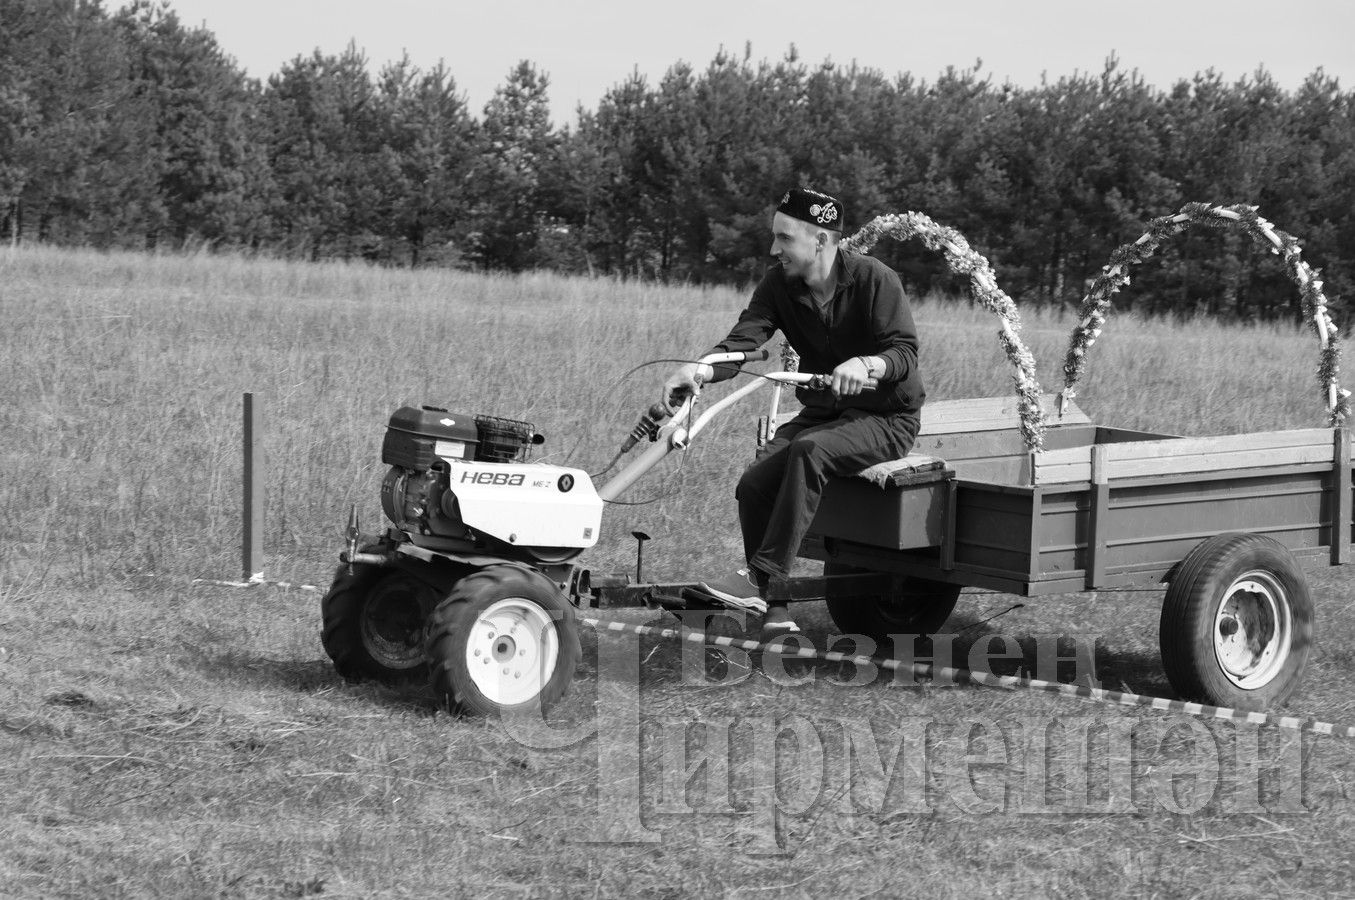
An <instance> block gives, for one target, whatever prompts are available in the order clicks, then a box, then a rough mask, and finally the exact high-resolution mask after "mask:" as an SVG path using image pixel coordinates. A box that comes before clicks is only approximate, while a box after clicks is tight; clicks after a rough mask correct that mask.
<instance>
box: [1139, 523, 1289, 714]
mask: <svg viewBox="0 0 1355 900" xmlns="http://www.w3.org/2000/svg"><path fill="white" fill-rule="evenodd" d="M1312 634H1313V600H1312V597H1311V595H1310V594H1309V592H1308V582H1307V581H1306V580H1305V579H1304V577H1303V571H1302V569H1300V568H1299V565H1298V562H1297V561H1296V560H1295V559H1294V556H1293V554H1292V553H1290V552H1289V551H1288V550H1286V549H1285V548H1284V546H1283V545H1281V544H1280V543H1279V542H1278V541H1275V540H1273V539H1271V538H1268V537H1265V536H1263V535H1256V534H1239V533H1230V534H1221V535H1218V536H1217V537H1212V538H1210V539H1209V540H1207V541H1204V542H1203V543H1201V544H1200V545H1199V546H1197V547H1196V548H1195V549H1194V550H1192V551H1191V552H1190V555H1189V556H1187V557H1186V558H1185V559H1184V560H1183V561H1182V562H1181V565H1180V570H1179V571H1178V572H1177V574H1176V576H1175V577H1174V578H1173V579H1172V582H1171V586H1170V587H1169V588H1168V589H1167V596H1166V599H1165V601H1164V602H1163V605H1162V619H1161V623H1160V625H1159V641H1160V643H1161V645H1162V664H1163V668H1165V669H1166V671H1167V679H1168V680H1169V681H1170V682H1171V685H1172V688H1173V689H1175V690H1176V692H1177V693H1178V694H1180V695H1181V696H1182V697H1185V698H1186V699H1189V700H1196V701H1199V702H1201V703H1207V704H1210V705H1213V706H1226V707H1231V708H1234V709H1242V710H1249V711H1257V712H1259V711H1261V710H1265V709H1268V708H1269V707H1271V706H1273V705H1275V704H1277V703H1280V702H1281V701H1283V700H1284V699H1285V698H1287V697H1288V696H1289V695H1290V694H1292V693H1293V692H1294V689H1295V688H1297V687H1298V684H1299V680H1300V679H1301V678H1302V676H1303V670H1304V667H1305V666H1306V665H1307V663H1308V653H1309V649H1310V645H1311V642H1312Z"/></svg>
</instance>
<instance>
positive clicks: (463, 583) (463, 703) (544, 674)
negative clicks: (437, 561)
mask: <svg viewBox="0 0 1355 900" xmlns="http://www.w3.org/2000/svg"><path fill="white" fill-rule="evenodd" d="M427 654H428V658H429V661H430V663H431V666H432V682H433V690H434V692H435V693H436V694H437V696H438V699H439V702H441V703H442V704H443V705H444V706H445V707H446V708H447V710H448V711H449V712H452V713H457V714H476V715H483V716H498V715H502V714H505V713H534V714H540V713H544V712H545V711H546V710H547V709H549V708H550V706H551V704H553V703H554V702H555V701H557V700H559V699H560V698H561V697H563V696H564V694H565V691H566V690H568V689H569V685H570V682H571V681H572V680H573V677H574V668H575V666H576V665H577V664H578V662H579V656H580V647H579V626H578V620H577V619H576V618H575V616H574V607H573V606H572V605H570V603H569V601H568V600H567V599H566V598H565V596H564V595H563V594H561V593H560V591H559V589H558V588H557V587H556V586H555V584H554V583H552V582H551V581H550V580H548V579H547V578H546V577H545V576H543V575H541V574H540V573H539V572H535V571H532V570H530V569H527V568H524V567H520V566H514V565H495V566H489V567H488V568H485V569H481V570H479V571H476V572H473V573H471V574H470V575H467V576H466V577H465V578H462V579H461V580H460V581H458V582H457V583H456V584H455V585H454V586H453V587H452V589H451V592H450V593H448V595H447V597H446V598H445V599H444V600H443V601H442V602H441V603H439V604H438V605H437V608H436V609H435V610H434V611H433V615H432V617H431V619H430V621H429V625H428V645H427ZM524 676H525V677H524Z"/></svg>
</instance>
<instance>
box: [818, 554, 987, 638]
mask: <svg viewBox="0 0 1355 900" xmlns="http://www.w3.org/2000/svg"><path fill="white" fill-rule="evenodd" d="M870 572H871V570H870V569H862V568H858V567H856V566H849V565H845V564H843V563H837V562H825V563H824V564H823V574H824V575H825V576H832V575H864V574H869V573H870ZM959 598H960V586H959V585H958V584H947V583H946V582H944V581H932V580H930V579H927V578H918V577H916V576H912V575H899V576H896V578H895V579H894V585H893V587H892V589H891V590H890V591H889V592H888V593H886V594H872V595H867V596H862V595H860V594H841V593H837V592H835V591H833V590H831V589H830V590H828V592H827V596H825V597H824V603H825V604H826V605H827V607H828V615H829V616H831V617H832V619H833V624H834V625H836V626H837V627H838V629H839V630H840V631H841V632H842V633H843V634H862V635H865V636H866V637H869V638H871V639H872V640H874V641H875V643H876V645H877V646H879V647H887V646H889V645H890V644H892V638H891V637H890V635H894V634H916V635H930V634H935V633H936V632H937V631H939V630H940V629H941V626H942V625H944V624H946V619H948V618H950V614H951V613H952V612H954V611H955V603H956V601H957V600H959Z"/></svg>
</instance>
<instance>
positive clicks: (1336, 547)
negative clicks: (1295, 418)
mask: <svg viewBox="0 0 1355 900" xmlns="http://www.w3.org/2000/svg"><path fill="white" fill-rule="evenodd" d="M1333 438H1334V442H1335V447H1334V448H1333V449H1334V451H1335V452H1334V453H1333V455H1334V456H1335V457H1336V465H1335V470H1334V471H1333V472H1332V483H1331V486H1332V503H1331V510H1332V513H1331V563H1332V565H1334V566H1339V565H1342V564H1344V563H1346V562H1349V560H1350V526H1351V496H1350V490H1351V487H1350V432H1349V431H1348V430H1347V429H1346V428H1345V426H1338V427H1337V428H1336V429H1335V430H1334V435H1333Z"/></svg>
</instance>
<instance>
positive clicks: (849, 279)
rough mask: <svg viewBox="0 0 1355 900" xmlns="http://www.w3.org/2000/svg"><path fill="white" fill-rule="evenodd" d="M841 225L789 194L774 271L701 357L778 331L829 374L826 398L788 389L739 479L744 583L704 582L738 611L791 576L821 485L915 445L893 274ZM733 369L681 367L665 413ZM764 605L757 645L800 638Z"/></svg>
mask: <svg viewBox="0 0 1355 900" xmlns="http://www.w3.org/2000/svg"><path fill="white" fill-rule="evenodd" d="M843 218H844V216H843V209H842V204H841V203H840V202H839V201H838V200H836V199H835V198H833V197H830V196H828V195H826V194H820V193H818V192H816V191H811V190H805V189H796V190H792V191H788V192H787V193H786V195H785V196H784V197H782V198H781V202H780V203H779V204H778V205H777V207H776V213H775V214H774V215H773V217H772V249H771V253H772V256H774V257H776V259H777V263H776V265H774V266H772V267H771V268H769V269H768V270H767V273H766V274H765V275H764V276H763V278H762V281H761V282H760V283H759V284H758V286H757V288H756V289H754V291H753V296H752V299H751V300H750V301H749V303H748V308H747V309H745V310H744V311H743V312H742V313H741V314H740V315H739V320H738V323H737V324H735V326H734V328H733V330H732V331H730V332H729V336H728V337H726V338H725V339H724V340H723V341H721V342H720V343H719V344H716V345H715V347H713V348H711V349H710V350H708V351H707V353H717V352H727V351H738V350H756V349H757V348H758V347H760V346H762V344H764V343H766V342H767V340H769V339H770V338H771V336H772V334H773V333H774V332H776V331H777V330H780V331H781V333H782V334H783V335H785V337H786V339H787V340H788V341H789V342H790V345H791V347H793V348H794V349H795V352H796V353H798V354H799V356H800V370H801V371H803V372H812V373H831V374H832V379H831V383H830V388H831V390H830V391H809V390H805V389H800V390H798V391H797V392H796V396H797V398H798V399H799V400H800V402H801V404H803V407H804V408H803V410H802V411H801V412H800V413H799V414H798V415H797V416H795V418H794V419H792V420H791V421H789V422H787V423H785V424H784V425H781V426H780V427H779V428H777V430H776V436H775V437H774V438H773V440H771V441H770V442H769V443H768V444H767V445H766V446H765V447H764V448H763V449H762V451H761V452H760V453H759V454H758V456H757V458H756V459H755V460H754V461H753V463H752V464H751V465H749V467H748V468H747V470H746V471H745V472H744V474H743V476H742V478H740V480H739V485H738V488H737V490H736V491H735V498H736V499H737V501H738V507H739V525H740V528H741V530H742V532H743V545H744V555H745V557H746V559H747V561H748V570H747V577H746V579H741V578H735V579H732V580H729V581H726V582H723V583H707V584H706V585H705V586H706V587H707V588H708V589H709V592H710V593H711V594H713V595H714V596H716V597H717V598H719V599H721V600H724V601H726V602H729V603H731V604H733V605H736V606H743V607H748V606H750V605H751V604H750V602H749V600H750V599H751V598H752V597H753V596H758V597H761V598H762V599H764V600H765V599H766V597H767V595H768V586H769V584H770V583H771V581H772V579H785V578H789V577H790V568H791V565H792V563H793V562H794V560H795V557H796V553H797V550H798V549H799V546H800V542H801V541H802V540H803V539H804V536H805V533H806V532H807V531H808V529H809V523H810V522H811V521H812V520H813V518H814V513H815V511H816V510H817V509H818V505H819V498H820V497H821V496H822V492H823V486H824V484H825V483H826V482H827V480H828V479H829V478H830V477H832V476H837V475H854V474H856V473H857V472H859V471H861V470H862V469H864V468H866V467H868V466H871V465H874V464H875V463H879V462H884V461H886V460H891V459H898V458H899V457H901V456H905V455H906V454H907V453H908V451H909V449H911V448H912V446H913V440H914V438H916V437H917V431H918V425H919V414H920V412H921V410H922V403H923V400H924V398H925V396H926V395H925V391H924V390H923V387H922V378H921V376H920V374H919V372H918V341H917V330H916V328H915V326H914V325H913V314H912V310H911V309H910V308H909V305H908V299H907V297H905V296H904V293H903V285H902V284H901V283H900V282H899V277H898V275H897V274H895V272H894V271H893V270H892V269H890V268H889V267H888V266H886V265H884V264H883V263H881V262H880V261H879V260H876V259H873V258H871V257H868V256H858V255H855V254H852V255H848V254H844V253H843V252H841V251H840V250H839V249H838V242H839V241H840V240H841V237H842V221H843ZM703 355H704V354H703ZM734 372H735V369H734V367H727V366H719V367H714V368H712V367H711V366H706V365H699V364H697V363H687V364H684V365H683V366H681V367H679V368H678V369H677V370H676V371H674V372H673V374H672V375H671V376H670V377H669V378H668V380H667V381H666V382H665V383H664V398H663V399H664V404H665V405H666V406H667V407H668V409H669V410H670V412H671V411H675V410H676V407H677V406H678V405H680V404H681V402H682V400H683V399H685V398H686V397H687V396H688V395H690V394H693V393H697V392H699V391H700V389H701V385H702V384H704V383H709V382H713V381H722V380H724V379H726V378H731V377H733V375H734ZM869 379H876V380H877V381H878V386H877V387H876V388H875V389H874V390H865V388H866V387H867V386H868V384H869ZM766 609H767V613H766V617H765V619H764V620H763V627H762V632H763V634H762V636H763V639H764V640H770V639H773V638H775V637H777V636H778V635H783V634H786V633H789V632H794V631H798V630H799V628H798V627H797V626H796V624H795V622H794V620H793V619H792V618H791V616H790V614H789V612H788V611H787V609H786V604H785V603H783V602H774V603H768V604H767V606H766Z"/></svg>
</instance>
